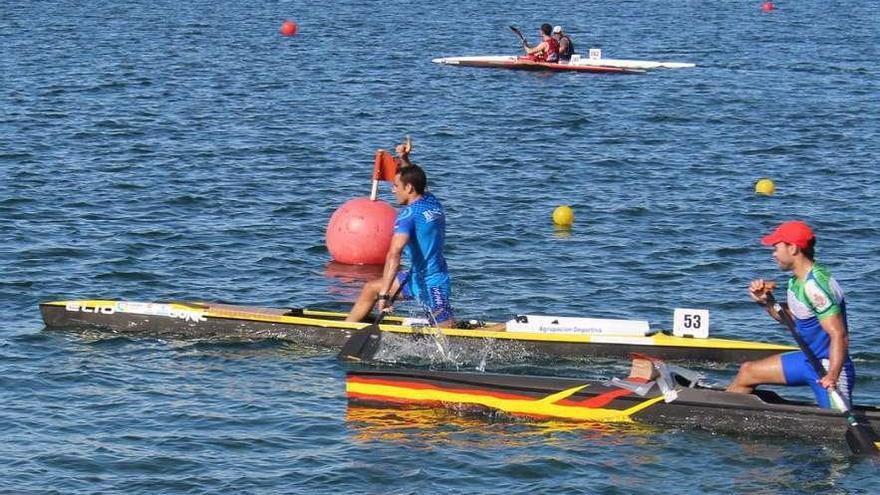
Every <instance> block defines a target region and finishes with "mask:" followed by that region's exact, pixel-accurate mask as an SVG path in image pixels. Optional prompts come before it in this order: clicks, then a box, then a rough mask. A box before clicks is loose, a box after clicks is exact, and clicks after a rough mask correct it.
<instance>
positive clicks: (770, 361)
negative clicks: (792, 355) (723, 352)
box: [727, 354, 785, 394]
mask: <svg viewBox="0 0 880 495" xmlns="http://www.w3.org/2000/svg"><path fill="white" fill-rule="evenodd" d="M780 356H781V355H780V354H776V355H775V356H770V357H766V358H764V359H759V360H758V361H746V362H745V363H743V364H742V366H740V368H739V373H737V374H736V377H735V378H734V379H733V381H732V382H730V385H728V386H727V391H728V392H737V393H740V394H750V393H752V391H753V390H755V387H756V386H757V385H761V384H767V385H785V373H783V371H782V358H781V357H780Z"/></svg>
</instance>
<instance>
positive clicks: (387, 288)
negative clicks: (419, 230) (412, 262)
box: [379, 234, 409, 311]
mask: <svg viewBox="0 0 880 495" xmlns="http://www.w3.org/2000/svg"><path fill="white" fill-rule="evenodd" d="M408 240H409V235H408V234H394V237H392V238H391V247H389V248H388V254H386V255H385V268H384V269H383V270H382V289H381V290H379V311H382V310H383V309H385V308H386V307H387V306H388V305H389V301H388V298H389V297H390V296H389V294H390V293H391V287H392V286H393V285H394V278H395V277H396V276H397V271H398V270H400V255H401V254H402V253H403V248H404V247H405V246H406V242H407V241H408Z"/></svg>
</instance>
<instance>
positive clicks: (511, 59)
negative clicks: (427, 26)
mask: <svg viewBox="0 0 880 495" xmlns="http://www.w3.org/2000/svg"><path fill="white" fill-rule="evenodd" d="M590 51H591V55H593V56H591V57H581V56H580V55H573V56H572V57H571V60H570V61H568V62H558V63H553V62H534V61H531V60H528V59H525V58H523V57H518V56H516V55H486V56H475V57H444V58H435V59H433V60H432V62H434V63H435V64H444V65H460V66H464V67H485V68H494V69H517V70H538V71H540V70H545V71H557V72H600V73H603V72H604V73H623V74H627V73H628V74H637V73H644V72H645V71H648V70H652V69H683V68H690V67H696V64H691V63H684V62H653V61H649V60H623V59H613V58H601V52H598V50H596V49H593V50H590ZM596 52H598V53H596Z"/></svg>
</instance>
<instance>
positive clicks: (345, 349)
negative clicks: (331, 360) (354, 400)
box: [336, 282, 406, 361]
mask: <svg viewBox="0 0 880 495" xmlns="http://www.w3.org/2000/svg"><path fill="white" fill-rule="evenodd" d="M405 283H406V282H401V284H400V285H399V286H398V287H397V290H396V291H394V295H393V296H391V299H389V300H388V306H391V305H392V304H394V301H395V299H397V296H398V295H400V291H401V290H402V289H403V284H405ZM385 314H386V312H385V311H384V310H383V311H379V314H377V315H376V319H375V320H374V321H373V323H372V324H371V325H367V326H365V327H363V328H359V329H357V330H355V331H353V332H352V333H351V336H350V337H349V338H348V340H346V341H345V344H343V345H342V350H341V351H339V354H337V355H336V359H338V360H340V361H369V360H370V359H372V358H373V356H374V355H375V354H376V351H378V350H379V344H380V343H381V342H382V330H381V329H380V328H379V323H381V322H382V318H385Z"/></svg>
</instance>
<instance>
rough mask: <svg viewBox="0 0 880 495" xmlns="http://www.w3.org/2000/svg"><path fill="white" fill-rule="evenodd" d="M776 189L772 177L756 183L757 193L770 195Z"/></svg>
mask: <svg viewBox="0 0 880 495" xmlns="http://www.w3.org/2000/svg"><path fill="white" fill-rule="evenodd" d="M775 191H776V185H775V184H773V181H772V180H770V179H761V180H759V181H758V182H756V183H755V194H763V195H764V196H770V195H772V194H773V193H774V192H775Z"/></svg>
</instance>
